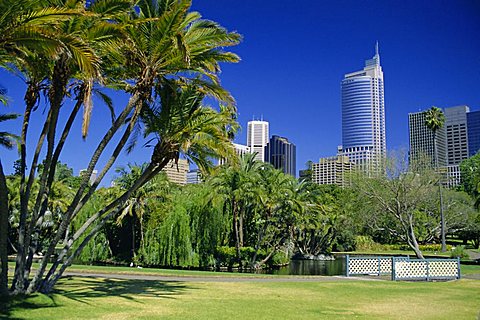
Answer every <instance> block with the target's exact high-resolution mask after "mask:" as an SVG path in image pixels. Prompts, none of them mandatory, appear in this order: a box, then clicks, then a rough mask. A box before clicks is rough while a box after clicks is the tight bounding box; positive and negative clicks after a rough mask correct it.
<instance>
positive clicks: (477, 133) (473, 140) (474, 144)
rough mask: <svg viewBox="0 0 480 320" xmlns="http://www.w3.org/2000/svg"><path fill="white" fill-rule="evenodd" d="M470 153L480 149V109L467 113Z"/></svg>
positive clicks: (473, 153) (472, 153) (472, 154)
mask: <svg viewBox="0 0 480 320" xmlns="http://www.w3.org/2000/svg"><path fill="white" fill-rule="evenodd" d="M467 132H468V154H469V156H470V157H471V156H474V155H475V154H477V152H479V151H480V110H479V111H473V112H469V113H467Z"/></svg>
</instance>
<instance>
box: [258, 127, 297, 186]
mask: <svg viewBox="0 0 480 320" xmlns="http://www.w3.org/2000/svg"><path fill="white" fill-rule="evenodd" d="M265 162H269V163H271V164H272V165H273V166H274V167H275V169H279V170H282V171H283V172H284V173H286V174H290V175H292V176H294V177H295V173H296V147H295V145H294V144H293V143H291V142H290V141H288V139H287V138H284V137H280V136H276V135H273V136H272V138H271V139H270V141H269V142H268V144H267V146H266V147H265Z"/></svg>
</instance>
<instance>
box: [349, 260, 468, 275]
mask: <svg viewBox="0 0 480 320" xmlns="http://www.w3.org/2000/svg"><path fill="white" fill-rule="evenodd" d="M346 274H347V277H348V276H352V275H377V276H380V275H391V277H392V280H427V281H429V280H448V279H460V259H423V260H420V259H412V260H411V259H410V258H409V257H350V256H348V255H347V256H346Z"/></svg>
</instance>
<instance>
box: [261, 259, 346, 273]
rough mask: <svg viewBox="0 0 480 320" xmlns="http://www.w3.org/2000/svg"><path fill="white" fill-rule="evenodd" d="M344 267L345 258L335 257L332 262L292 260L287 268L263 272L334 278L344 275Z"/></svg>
mask: <svg viewBox="0 0 480 320" xmlns="http://www.w3.org/2000/svg"><path fill="white" fill-rule="evenodd" d="M345 265H346V260H345V257H335V260H333V261H319V260H292V261H290V263H289V265H288V266H284V267H281V268H279V269H271V270H265V271H264V272H265V273H268V274H278V275H302V276H336V275H344V274H345V267H346V266H345Z"/></svg>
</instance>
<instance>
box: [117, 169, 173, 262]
mask: <svg viewBox="0 0 480 320" xmlns="http://www.w3.org/2000/svg"><path fill="white" fill-rule="evenodd" d="M146 168H147V164H143V165H141V166H138V165H132V164H129V165H128V168H124V167H121V168H118V169H117V170H116V172H117V173H119V174H120V177H118V178H117V179H116V180H115V185H116V186H118V187H119V188H120V190H121V191H123V192H124V191H127V190H128V189H129V188H131V187H132V185H133V184H134V183H135V181H136V180H137V179H138V178H139V177H140V176H141V175H142V173H143V171H144V170H145V169H146ZM168 187H169V183H168V179H167V178H166V176H165V175H161V174H160V175H156V176H155V177H154V178H152V179H151V180H150V181H148V182H147V183H145V185H143V186H142V187H141V188H139V189H137V190H136V191H135V192H133V193H132V196H131V197H130V198H129V199H128V200H127V201H126V202H125V204H124V207H123V208H122V210H121V214H120V215H119V216H118V217H117V224H118V225H121V224H122V222H123V220H124V219H125V217H126V216H131V217H132V219H133V222H132V256H133V258H134V261H135V260H136V248H135V242H136V237H135V235H136V232H135V220H138V222H139V226H140V230H139V232H140V249H141V251H142V252H144V251H145V250H144V249H145V248H144V246H145V239H144V238H145V237H144V236H145V232H144V221H145V220H146V217H145V216H146V215H148V213H149V211H151V209H152V205H153V204H154V201H156V200H158V198H159V197H161V196H162V195H164V194H165V193H166V192H167V190H168ZM152 202H153V203H152Z"/></svg>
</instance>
